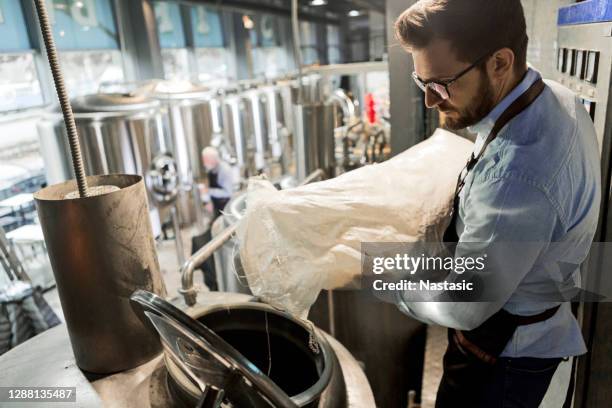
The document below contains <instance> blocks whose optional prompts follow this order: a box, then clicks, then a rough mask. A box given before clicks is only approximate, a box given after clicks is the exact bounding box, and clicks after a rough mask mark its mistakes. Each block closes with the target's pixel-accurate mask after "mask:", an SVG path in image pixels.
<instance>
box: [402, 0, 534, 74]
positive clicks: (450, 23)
mask: <svg viewBox="0 0 612 408" xmlns="http://www.w3.org/2000/svg"><path fill="white" fill-rule="evenodd" d="M395 34H396V36H397V38H398V40H399V41H400V43H401V44H402V45H403V46H404V47H405V48H407V49H422V48H425V47H427V46H428V45H429V43H430V42H431V41H432V40H434V39H442V40H448V41H450V43H451V45H452V48H453V50H454V51H455V53H456V56H457V58H458V59H459V60H460V61H462V62H469V63H473V62H475V61H476V60H477V59H478V58H480V57H482V56H484V55H485V54H486V53H487V52H491V53H493V52H495V51H497V50H499V49H501V48H510V49H511V50H512V51H513V52H514V58H515V62H514V68H515V70H516V71H520V70H522V69H524V67H525V64H526V62H527V43H528V37H527V26H526V23H525V14H524V12H523V6H522V5H521V2H520V0H420V1H418V2H417V3H415V4H414V5H412V7H410V8H409V9H407V10H406V11H404V12H403V13H402V15H401V16H399V18H398V19H397V21H396V22H395Z"/></svg>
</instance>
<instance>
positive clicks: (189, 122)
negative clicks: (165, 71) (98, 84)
mask: <svg viewBox="0 0 612 408" xmlns="http://www.w3.org/2000/svg"><path fill="white" fill-rule="evenodd" d="M141 92H143V93H144V94H146V95H150V96H151V97H153V98H155V99H157V100H158V101H160V102H161V104H162V108H163V109H164V110H165V111H166V112H167V113H168V125H169V132H170V135H171V139H172V142H171V143H170V144H169V146H167V150H166V151H167V152H170V153H172V155H173V157H174V159H175V160H176V164H177V168H178V174H179V180H180V187H181V188H180V189H179V195H178V199H177V200H178V202H177V207H178V210H179V217H180V222H181V225H190V224H193V223H194V222H200V221H201V211H202V206H201V202H200V199H199V194H198V193H197V188H196V183H197V182H198V181H200V180H203V179H204V178H205V176H206V170H205V169H204V165H203V163H202V159H201V157H200V155H201V152H202V150H203V149H204V148H205V147H207V146H210V145H211V142H212V139H213V135H214V129H215V120H216V119H215V116H214V111H213V105H211V101H212V99H213V97H214V94H213V93H212V92H211V91H210V90H209V89H208V88H205V87H203V86H201V85H197V84H195V83H192V82H188V81H154V82H152V83H151V84H149V85H148V86H145V87H143V88H142V89H141ZM216 125H217V126H218V123H217V124H216Z"/></svg>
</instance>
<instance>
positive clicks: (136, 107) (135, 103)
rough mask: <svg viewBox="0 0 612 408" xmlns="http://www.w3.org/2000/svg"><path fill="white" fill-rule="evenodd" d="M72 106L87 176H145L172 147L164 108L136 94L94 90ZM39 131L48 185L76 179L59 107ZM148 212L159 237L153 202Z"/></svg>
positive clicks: (157, 217) (42, 121)
mask: <svg viewBox="0 0 612 408" xmlns="http://www.w3.org/2000/svg"><path fill="white" fill-rule="evenodd" d="M72 105H73V109H74V116H75V121H76V125H77V129H78V134H79V141H80V145H81V150H82V153H83V158H84V163H85V171H86V173H87V174H89V175H93V174H140V175H142V176H145V175H146V173H147V171H148V170H149V167H150V165H151V162H152V160H153V159H154V158H155V157H156V156H157V155H159V154H160V153H162V152H167V151H169V149H170V146H171V140H170V136H169V134H168V132H167V131H166V130H165V129H164V122H167V120H168V119H167V114H165V113H163V112H162V111H161V109H160V103H159V101H156V100H154V99H151V98H147V97H146V96H143V95H135V94H134V95H132V94H92V95H86V96H81V97H77V98H75V99H73V100H72ZM38 132H39V137H40V143H41V147H42V149H41V151H42V155H43V161H44V163H45V171H46V176H47V181H48V182H49V184H55V183H60V182H63V181H66V180H70V179H71V178H73V177H74V174H73V171H72V167H71V165H70V162H71V159H70V150H69V149H68V143H67V142H66V136H65V132H66V127H65V125H64V122H63V120H62V118H61V116H60V115H59V114H58V113H57V112H56V111H52V112H49V113H48V114H46V115H44V117H43V119H42V120H41V121H40V122H39V123H38ZM150 210H151V214H150V216H151V221H152V222H153V225H154V232H155V234H156V235H158V234H159V233H160V232H161V227H160V214H158V208H157V207H156V206H154V205H151V206H150ZM161 218H162V219H163V218H164V217H163V215H162V216H161Z"/></svg>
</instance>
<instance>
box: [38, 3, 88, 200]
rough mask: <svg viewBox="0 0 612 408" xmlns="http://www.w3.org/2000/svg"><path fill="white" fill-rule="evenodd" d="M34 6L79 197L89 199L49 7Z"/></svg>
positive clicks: (42, 5) (43, 4)
mask: <svg viewBox="0 0 612 408" xmlns="http://www.w3.org/2000/svg"><path fill="white" fill-rule="evenodd" d="M34 4H35V5H36V12H37V14H38V22H39V24H40V31H41V32H42V37H43V41H44V43H45V49H46V51H47V59H48V61H49V67H50V68H51V74H52V75H53V82H54V83H55V91H56V93H57V97H58V99H59V103H60V107H61V109H62V114H63V116H64V123H65V125H66V129H67V131H68V144H69V146H70V154H71V157H72V165H73V169H74V174H75V175H76V180H77V185H78V190H79V195H80V196H81V197H87V195H88V192H87V179H86V178H85V168H84V167H83V157H82V156H81V148H80V146H79V137H78V134H77V127H76V124H75V122H74V115H73V114H72V107H71V106H70V99H69V96H68V90H67V89H66V84H65V83H64V76H63V75H62V70H61V67H60V63H59V57H58V55H57V49H56V47H55V41H53V31H52V29H51V22H50V20H49V15H48V13H47V5H46V3H45V1H44V0H35V1H34Z"/></svg>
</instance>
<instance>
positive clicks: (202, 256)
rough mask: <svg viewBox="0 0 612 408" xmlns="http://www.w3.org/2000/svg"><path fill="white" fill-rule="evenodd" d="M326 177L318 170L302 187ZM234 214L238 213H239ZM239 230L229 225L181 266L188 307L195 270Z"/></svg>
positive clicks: (193, 293)
mask: <svg viewBox="0 0 612 408" xmlns="http://www.w3.org/2000/svg"><path fill="white" fill-rule="evenodd" d="M325 176H326V173H325V172H324V171H323V170H322V169H316V170H315V171H313V172H312V173H310V174H309V175H308V176H307V177H306V178H304V180H303V181H302V182H301V183H300V185H305V184H309V183H312V182H313V181H316V180H319V179H321V178H324V177H325ZM228 205H229V204H228ZM240 205H242V204H240ZM230 208H234V209H238V211H239V209H240V207H233V206H230ZM234 212H235V213H237V211H234ZM237 221H238V220H237ZM237 228H238V222H235V223H234V224H232V225H229V226H228V227H227V228H225V229H224V230H223V231H221V232H220V233H219V234H218V235H217V236H215V237H214V238H213V239H212V240H211V241H210V242H209V243H207V244H206V245H204V246H203V247H202V248H200V249H199V250H198V251H197V252H196V253H195V254H193V255H191V258H189V259H188V260H187V262H185V263H184V264H183V265H182V266H181V289H179V293H181V294H182V295H183V296H184V298H185V303H186V304H187V305H189V306H193V305H194V304H195V301H196V296H197V291H196V290H195V288H194V286H193V273H194V271H195V269H196V268H197V267H199V266H200V265H202V263H204V261H206V260H207V259H208V258H210V257H211V256H212V255H213V254H214V253H215V251H217V250H218V249H220V248H221V247H222V246H223V244H225V243H226V242H227V241H229V240H230V238H231V237H232V235H233V234H234V232H236V229H237Z"/></svg>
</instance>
